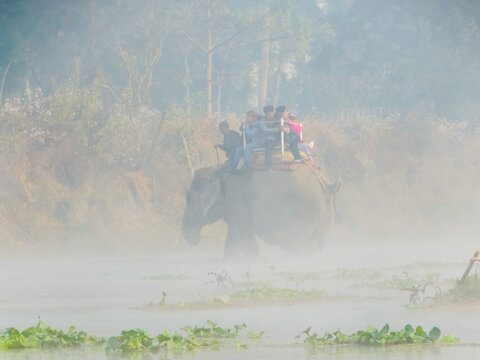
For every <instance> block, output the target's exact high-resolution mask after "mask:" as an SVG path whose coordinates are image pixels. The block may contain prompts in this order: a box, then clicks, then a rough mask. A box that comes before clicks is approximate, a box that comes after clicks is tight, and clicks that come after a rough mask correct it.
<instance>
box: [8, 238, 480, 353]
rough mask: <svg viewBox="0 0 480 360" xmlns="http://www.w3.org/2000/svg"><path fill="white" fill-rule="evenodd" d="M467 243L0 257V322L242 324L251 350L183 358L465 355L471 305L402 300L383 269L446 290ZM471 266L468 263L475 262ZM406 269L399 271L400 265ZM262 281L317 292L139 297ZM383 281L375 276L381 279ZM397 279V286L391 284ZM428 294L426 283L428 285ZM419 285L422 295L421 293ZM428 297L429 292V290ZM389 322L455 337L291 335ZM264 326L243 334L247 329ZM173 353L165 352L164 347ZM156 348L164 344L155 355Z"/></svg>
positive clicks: (475, 317)
mask: <svg viewBox="0 0 480 360" xmlns="http://www.w3.org/2000/svg"><path fill="white" fill-rule="evenodd" d="M465 251H466V250H465V249H458V250H456V251H453V252H452V251H451V250H450V251H448V252H447V251H446V250H445V249H441V248H438V247H436V248H430V247H424V248H422V247H418V246H416V247H413V246H408V247H398V248H395V247H389V248H388V249H387V248H381V247H380V248H378V247H376V248H369V249H366V248H363V249H362V248H351V247H350V248H349V249H344V248H343V249H335V248H327V249H325V250H324V251H322V252H319V253H317V254H312V255H309V256H301V257H291V256H288V255H286V254H282V253H279V252H264V253H263V254H262V256H260V257H259V258H257V259H253V260H252V259H235V260H230V261H227V260H223V259H222V258H221V255H220V252H218V253H202V252H200V253H193V252H190V253H188V254H173V255H172V254H169V255H167V254H161V253H158V254H151V255H148V256H145V255H142V256H116V257H98V256H96V257H64V256H59V257H58V258H52V257H49V258H21V259H3V260H2V261H1V264H0V272H1V274H2V287H1V289H2V291H1V293H0V319H1V324H2V327H3V328H5V327H15V328H18V329H22V330H23V329H24V328H26V327H29V326H32V325H34V324H36V322H37V321H38V317H41V319H42V320H43V321H44V322H45V323H46V324H47V325H49V326H52V327H54V328H60V329H64V330H66V329H68V327H69V326H70V325H75V326H77V328H78V329H81V330H85V331H87V332H88V333H92V334H95V335H98V336H105V337H109V336H113V335H119V334H120V332H121V331H122V330H128V329H135V328H141V329H144V330H146V331H147V332H148V333H149V334H151V335H157V334H159V333H161V332H163V331H164V330H168V331H175V330H179V329H181V328H182V327H184V326H186V325H192V326H193V325H199V326H201V325H203V324H204V323H205V321H207V320H211V321H214V322H216V323H218V324H219V325H220V326H222V327H232V326H234V325H235V324H242V323H245V324H247V328H246V329H244V330H243V331H242V332H241V333H240V335H239V338H238V341H239V342H241V343H246V344H247V345H248V349H236V348H235V346H233V345H232V344H234V343H235V342H231V343H230V345H228V343H227V345H225V346H221V347H220V349H219V350H217V351H210V350H209V351H198V352H196V353H194V354H184V355H175V357H176V356H178V357H185V358H198V359H207V358H208V359H223V358H254V357H259V358H260V357H264V358H281V359H292V358H310V357H321V358H327V359H328V358H342V359H359V358H368V359H371V358H386V357H388V358H392V359H406V358H418V359H434V358H435V359H436V358H467V357H471V358H473V357H474V356H475V355H476V356H478V355H479V354H480V342H479V335H480V325H479V324H480V312H478V308H475V307H472V306H460V305H456V306H441V307H429V306H416V307H408V306H407V305H408V304H409V296H410V292H409V291H405V290H403V291H402V290H398V289H397V290H395V289H389V286H385V284H387V281H389V280H390V281H391V280H392V279H397V280H398V279H404V278H406V277H407V276H409V277H411V278H412V279H421V278H427V277H428V276H435V277H436V278H437V279H438V283H439V285H440V286H441V288H442V290H443V291H448V289H449V288H451V287H452V286H453V283H454V279H456V278H458V277H460V276H461V274H462V273H463V271H464V270H465V267H466V263H467V261H468V258H469V256H470V255H471V254H469V253H467V254H465ZM474 271H476V269H475V268H474ZM212 273H215V274H221V273H224V274H226V275H227V276H228V277H229V278H230V279H231V280H232V282H233V285H232V284H231V283H230V282H225V283H219V282H217V281H216V279H215V276H214V275H213V274H212ZM407 274H408V275H407ZM247 281H249V282H252V283H254V284H257V285H249V286H251V287H254V286H258V284H262V283H263V284H265V283H268V284H269V285H270V286H275V287H279V288H285V287H288V288H291V289H299V290H310V289H317V290H323V291H325V292H326V293H327V294H328V295H327V296H326V297H325V298H322V299H315V300H309V301H300V302H296V301H291V302H289V303H288V304H285V303H282V302H279V303H274V304H270V303H268V304H262V303H258V304H255V303H254V304H249V305H248V306H241V305H238V306H237V305H232V306H230V307H224V306H212V307H208V308H200V309H195V308H188V307H186V308H185V309H181V308H178V309H169V310H162V308H161V306H160V307H156V308H154V309H148V308H145V305H147V304H149V303H159V302H160V301H161V299H162V293H163V292H165V293H166V294H167V296H166V299H165V300H166V304H174V303H182V302H183V303H189V302H199V301H200V302H201V301H206V299H208V298H209V297H211V296H217V297H220V296H222V295H224V294H228V293H231V292H233V291H235V290H238V289H240V288H242V286H243V288H245V285H242V283H245V282H247ZM382 284H383V285H382ZM392 287H394V286H392ZM426 295H428V294H426ZM426 295H425V296H426ZM427 303H428V301H427ZM385 323H388V324H389V325H390V328H391V329H392V330H399V329H400V328H403V327H404V326H405V325H406V324H408V323H410V324H412V325H414V326H416V325H421V326H423V328H424V329H426V330H427V331H428V330H429V329H431V328H432V327H433V326H437V327H439V328H440V329H441V330H442V334H450V335H452V336H456V337H459V338H460V345H455V346H443V345H431V346H430V345H429V346H393V347H378V348H376V347H374V348H370V347H351V346H339V347H329V346H326V347H320V348H317V349H316V350H315V352H312V349H310V348H308V347H307V346H305V345H303V344H302V340H298V339H295V336H296V335H297V334H299V333H300V332H302V331H303V330H304V329H306V328H307V327H308V326H312V329H313V330H314V331H315V332H317V333H319V334H323V333H324V332H326V331H329V332H333V331H335V330H338V329H340V330H341V331H343V332H345V333H353V332H356V331H357V330H363V329H365V328H366V327H367V326H368V325H372V326H375V327H377V328H380V327H382V326H383V325H384V324H385ZM261 331H264V332H265V333H264V335H263V336H262V337H261V338H260V339H259V340H251V339H249V338H248V337H247V333H248V332H255V333H259V332H261ZM172 356H173V355H172ZM0 357H1V358H8V359H23V358H58V359H60V358H62V359H63V358H85V357H88V358H100V359H101V358H105V355H104V354H103V353H102V352H101V351H100V352H77V351H53V352H38V351H37V352H30V351H14V352H5V353H0ZM152 357H153V358H159V357H160V358H161V355H158V354H157V355H155V354H154V355H152Z"/></svg>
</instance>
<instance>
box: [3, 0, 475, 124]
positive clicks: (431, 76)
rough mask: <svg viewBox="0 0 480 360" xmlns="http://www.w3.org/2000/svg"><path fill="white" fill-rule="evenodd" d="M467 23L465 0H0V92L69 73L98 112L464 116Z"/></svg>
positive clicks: (469, 94)
mask: <svg viewBox="0 0 480 360" xmlns="http://www.w3.org/2000/svg"><path fill="white" fill-rule="evenodd" d="M479 33H480V6H478V4H477V2H476V1H472V0H459V1H438V0H422V1H415V0H406V1H405V0H394V1H380V0H335V1H333V0H307V1H305V0H275V1H273V0H261V1H258V0H255V1H254V0H243V1H236V0H179V1H171V0H142V1H130V0H108V1H99V0H83V1H77V0H48V1H37V0H20V1H19V0H2V1H0V81H1V82H0V86H1V87H0V102H3V101H4V100H5V99H6V98H12V97H15V96H20V95H23V94H25V93H26V92H27V93H28V92H33V91H34V90H35V89H37V88H41V89H42V91H43V93H44V94H46V95H50V94H54V93H55V91H58V90H59V89H60V88H62V87H63V86H71V87H74V88H91V89H92V90H94V91H97V92H98V97H99V101H100V102H101V104H100V105H99V109H100V110H101V111H100V112H99V116H103V117H106V116H108V114H109V113H111V112H112V111H115V108H117V107H119V106H120V107H123V108H125V111H126V112H127V113H129V114H130V116H131V117H132V118H135V116H136V115H137V114H136V113H137V112H138V109H139V108H140V107H141V106H143V105H148V106H153V107H154V108H157V109H161V110H162V111H163V110H168V109H169V108H171V107H172V105H174V106H176V107H180V108H182V109H183V110H184V111H185V112H187V113H188V114H193V115H205V114H208V115H210V114H212V113H242V112H244V111H245V110H246V109H247V108H251V107H253V108H261V107H262V106H263V105H264V104H265V103H274V104H279V103H282V104H285V105H287V106H288V107H289V108H291V109H295V110H296V111H297V112H299V113H300V114H302V115H307V114H312V113H316V114H322V113H324V112H338V111H340V109H346V108H351V109H354V108H355V109H356V108H382V109H384V114H387V113H388V114H393V113H401V114H402V113H404V112H406V111H408V110H410V109H411V108H412V107H422V108H424V109H425V110H427V111H430V112H431V113H435V114H436V115H439V116H446V117H448V118H449V119H452V120H458V119H461V120H468V121H469V122H476V121H478V115H476V114H478V113H479V112H480V105H478V101H477V94H478V93H479V92H480V62H478V61H477V59H478V58H479V55H480V37H479V36H478V34H479Z"/></svg>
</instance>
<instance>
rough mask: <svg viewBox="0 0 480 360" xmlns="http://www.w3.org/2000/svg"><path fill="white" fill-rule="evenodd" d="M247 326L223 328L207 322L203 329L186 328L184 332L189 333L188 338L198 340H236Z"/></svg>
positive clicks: (196, 327)
mask: <svg viewBox="0 0 480 360" xmlns="http://www.w3.org/2000/svg"><path fill="white" fill-rule="evenodd" d="M246 327H247V325H245V324H241V325H235V326H234V327H233V328H229V329H228V328H227V329H226V328H222V327H220V326H218V325H217V324H216V323H214V322H213V321H210V320H207V322H206V323H205V326H203V327H198V326H195V327H191V326H185V327H184V328H183V329H182V330H183V331H185V332H186V333H187V335H188V336H194V337H196V338H236V337H237V336H238V333H239V331H240V330H242V329H244V328H246Z"/></svg>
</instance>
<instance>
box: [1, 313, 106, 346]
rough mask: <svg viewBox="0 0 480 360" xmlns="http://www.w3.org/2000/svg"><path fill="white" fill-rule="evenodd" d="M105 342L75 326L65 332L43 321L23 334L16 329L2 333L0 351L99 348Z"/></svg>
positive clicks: (9, 329) (8, 329)
mask: <svg viewBox="0 0 480 360" xmlns="http://www.w3.org/2000/svg"><path fill="white" fill-rule="evenodd" d="M104 342H105V339H103V338H98V337H96V336H93V335H90V334H87V333H86V332H84V331H77V329H76V327H75V326H71V327H70V329H69V330H68V332H64V331H62V330H57V329H52V328H51V327H49V326H47V325H45V324H44V323H43V321H41V320H40V321H39V322H38V324H37V326H32V327H29V328H28V329H26V330H24V331H22V332H20V331H19V330H17V329H14V328H7V329H6V330H5V331H3V332H0V350H10V349H46V348H49V349H53V348H76V347H80V346H83V345H94V346H98V345H102V344H103V343H104Z"/></svg>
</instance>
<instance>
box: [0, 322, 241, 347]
mask: <svg viewBox="0 0 480 360" xmlns="http://www.w3.org/2000/svg"><path fill="white" fill-rule="evenodd" d="M245 327H246V325H245V324H241V325H235V326H234V327H233V328H222V327H220V326H218V325H217V324H216V323H214V322H212V321H207V322H206V324H205V326H203V327H198V326H195V327H191V326H186V327H184V328H183V329H181V330H180V331H181V333H179V332H174V333H170V332H168V331H164V332H163V333H161V334H160V335H157V336H151V335H149V334H148V333H147V332H145V331H144V330H142V329H136V330H127V331H122V333H121V335H119V336H113V337H110V338H108V339H105V338H101V337H96V336H93V335H89V334H87V333H85V332H83V331H77V329H76V328H75V327H74V326H72V327H70V329H69V330H68V332H64V331H62V330H57V329H53V328H51V327H49V326H47V325H45V324H44V323H43V322H42V321H39V323H38V325H37V326H33V327H30V328H28V329H26V330H24V331H22V332H20V331H19V330H17V329H14V328H8V329H6V330H5V331H3V332H0V350H13V349H56V348H80V347H82V346H91V347H94V348H96V349H100V350H104V351H105V352H106V353H107V354H116V353H119V354H121V353H138V352H140V353H142V352H148V353H156V352H159V351H176V352H184V351H194V350H199V349H212V350H215V349H218V348H219V346H220V341H219V340H220V339H235V338H237V336H238V334H239V332H240V331H241V330H242V329H244V328H245ZM234 346H235V348H238V349H245V348H246V345H245V344H242V343H239V342H238V341H236V342H235V344H234Z"/></svg>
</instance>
